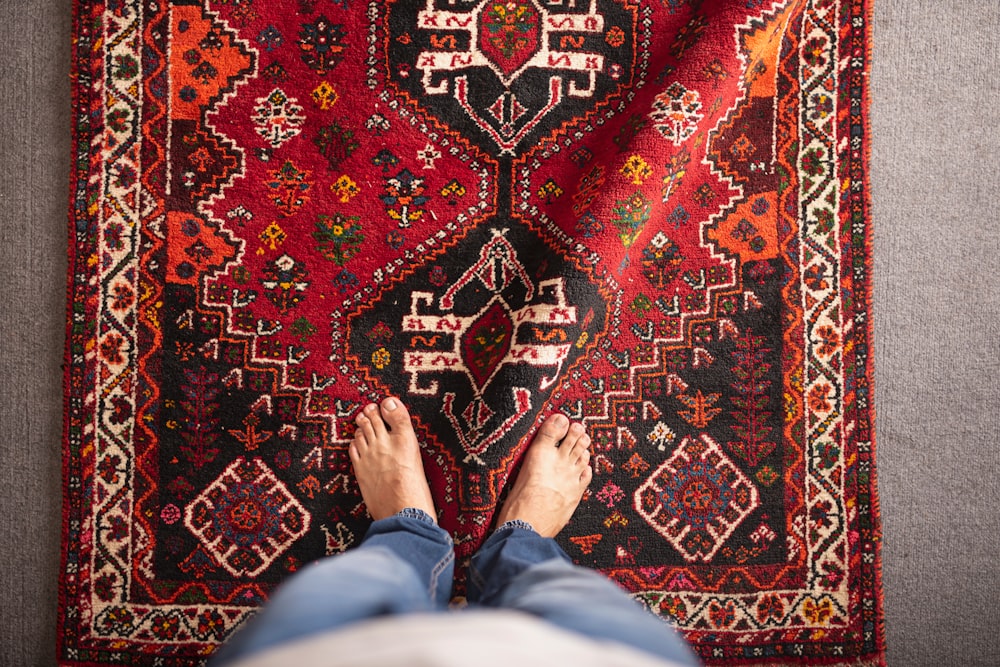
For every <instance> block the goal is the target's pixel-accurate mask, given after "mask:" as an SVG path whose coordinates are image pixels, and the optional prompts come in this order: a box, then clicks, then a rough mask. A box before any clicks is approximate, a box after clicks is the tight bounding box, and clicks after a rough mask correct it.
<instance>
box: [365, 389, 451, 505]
mask: <svg viewBox="0 0 1000 667" xmlns="http://www.w3.org/2000/svg"><path fill="white" fill-rule="evenodd" d="M355 423H356V424H357V425H358V428H357V430H356V431H355V432H354V440H353V441H351V445H350V448H349V451H350V454H351V463H352V464H353V465H354V475H355V477H357V479H358V486H359V487H361V497H362V498H364V500H365V505H366V506H367V507H368V513H369V514H370V515H371V517H372V518H373V519H375V520H376V521H377V520H378V519H384V518H386V517H389V516H392V515H393V514H396V513H397V512H399V511H400V510H402V509H403V508H405V507H416V508H419V509H422V510H424V511H425V512H427V513H428V514H429V515H430V516H431V518H433V519H434V520H435V521H437V516H436V513H435V511H434V499H433V498H432V497H431V489H430V487H429V486H428V485H427V477H426V475H424V464H423V461H422V460H421V459H420V445H419V444H418V443H417V436H416V434H415V433H414V432H413V423H412V422H411V421H410V414H409V412H407V411H406V408H405V407H404V406H403V404H402V403H401V402H400V401H399V399H396V398H387V399H385V400H384V401H382V405H381V406H378V405H375V404H374V403H372V404H371V405H367V406H365V409H364V410H362V412H361V414H359V415H358V417H357V419H355Z"/></svg>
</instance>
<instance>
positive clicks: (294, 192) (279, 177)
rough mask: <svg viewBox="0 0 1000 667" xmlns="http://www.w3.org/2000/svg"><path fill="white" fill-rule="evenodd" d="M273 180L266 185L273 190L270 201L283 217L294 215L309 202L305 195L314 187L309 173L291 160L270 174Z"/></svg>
mask: <svg viewBox="0 0 1000 667" xmlns="http://www.w3.org/2000/svg"><path fill="white" fill-rule="evenodd" d="M268 174H269V175H270V176H271V180H269V181H266V182H265V185H267V187H268V188H269V189H270V190H271V193H270V199H271V201H272V202H274V205H275V206H277V207H278V210H279V211H280V212H281V214H282V215H286V216H288V215H292V214H293V213H295V212H296V211H298V210H299V209H300V208H302V206H303V205H304V204H305V203H306V202H307V201H309V197H306V196H305V193H306V192H307V191H308V190H309V188H311V187H312V183H311V182H310V181H309V172H308V171H306V170H305V169H299V168H297V167H296V166H295V165H294V164H292V162H291V160H288V161H286V162H285V163H284V164H283V165H281V167H279V168H278V169H275V170H274V171H270V172H268Z"/></svg>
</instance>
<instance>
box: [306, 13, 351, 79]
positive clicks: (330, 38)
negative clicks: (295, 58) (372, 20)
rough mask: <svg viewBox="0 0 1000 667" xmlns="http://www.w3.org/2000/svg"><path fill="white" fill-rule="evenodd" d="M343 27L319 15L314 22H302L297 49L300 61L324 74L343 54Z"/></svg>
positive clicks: (334, 65) (321, 74) (335, 64)
mask: <svg viewBox="0 0 1000 667" xmlns="http://www.w3.org/2000/svg"><path fill="white" fill-rule="evenodd" d="M343 39H344V28H343V26H342V25H340V24H337V23H330V19H328V18H326V17H325V16H320V17H319V18H317V19H316V22H315V23H303V24H302V31H301V32H299V50H300V52H301V56H302V62H304V63H305V64H306V65H308V66H309V67H310V68H312V69H313V70H315V71H316V73H317V74H319V75H320V76H324V75H325V74H326V73H327V72H329V71H330V70H332V69H333V68H334V67H336V66H337V63H339V62H340V60H341V58H342V57H343V55H344V44H343Z"/></svg>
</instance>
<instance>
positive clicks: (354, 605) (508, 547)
mask: <svg viewBox="0 0 1000 667" xmlns="http://www.w3.org/2000/svg"><path fill="white" fill-rule="evenodd" d="M454 571H455V552H454V544H453V543H452V539H451V536H450V535H449V534H448V533H447V532H446V531H445V530H444V529H442V528H441V527H439V526H438V525H437V524H436V523H434V521H433V520H432V519H431V518H430V516H428V515H427V514H426V513H425V512H423V511H422V510H419V509H409V508H408V509H404V510H403V511H402V512H400V513H399V514H396V515H394V516H391V517H388V518H385V519H381V520H379V521H376V522H374V523H373V524H372V525H371V528H369V530H368V533H367V535H365V539H364V541H363V542H362V543H361V545H360V546H358V548H356V549H353V550H351V551H349V552H347V553H344V554H341V555H338V556H333V557H330V558H324V559H322V560H319V561H317V562H315V563H313V564H311V565H309V566H307V567H305V568H303V569H302V570H301V571H300V572H298V573H296V574H295V576H293V577H291V578H290V579H289V580H288V581H287V582H286V583H284V584H283V585H282V586H281V587H280V588H279V589H278V590H277V591H276V592H275V594H274V595H273V596H272V598H271V600H270V601H269V602H268V604H267V605H265V606H264V608H263V609H262V610H261V611H260V612H259V613H258V614H257V615H256V616H255V617H254V618H253V619H252V620H251V621H249V622H248V623H247V626H246V627H245V628H243V629H241V630H240V631H239V632H237V633H236V634H235V635H234V636H233V637H232V638H231V639H230V640H229V641H228V642H227V643H226V644H225V645H224V646H223V647H222V649H220V651H219V652H218V653H217V654H216V656H215V658H214V659H213V662H212V666H213V667H217V666H218V665H221V664H224V663H226V662H229V661H231V660H235V659H237V658H244V657H246V656H248V655H251V654H253V653H256V652H258V651H261V650H264V649H268V648H271V647H273V646H276V645H278V644H282V643H284V642H287V641H291V640H294V639H303V638H305V637H307V636H311V635H315V634H317V633H321V632H328V631H331V630H336V629H340V628H344V627H345V626H348V625H350V624H351V623H356V622H359V621H365V620H368V619H373V618H377V617H380V616H388V615H394V614H406V613H412V612H434V611H441V610H445V609H447V606H448V601H449V599H450V597H451V587H452V576H453V575H454ZM331 591H336V594H331ZM467 592H468V601H469V604H470V606H473V605H478V606H482V607H492V608H503V609H510V610H516V611H521V612H524V613H526V614H530V615H532V616H536V617H538V618H541V619H544V620H546V621H548V622H550V623H552V624H554V625H557V626H559V627H561V628H563V629H565V630H569V631H571V632H575V633H578V634H582V635H585V636H587V637H591V638H593V639H605V640H611V641H616V642H619V643H622V644H626V645H628V646H631V647H633V648H636V649H639V650H642V651H646V652H647V653H652V654H653V655H656V656H659V657H661V658H665V659H668V660H673V661H674V662H677V663H679V664H682V665H697V664H699V663H698V661H697V659H696V658H695V657H694V655H693V653H692V652H691V650H690V649H689V648H688V647H687V645H686V644H685V643H684V641H683V640H682V639H681V638H680V636H679V635H678V634H677V633H676V632H675V631H674V630H673V629H672V628H671V627H670V626H668V625H667V624H665V623H664V622H663V621H661V620H660V619H658V618H656V617H655V616H653V615H652V614H650V613H649V612H648V611H646V610H645V609H643V608H642V607H641V606H640V605H639V604H638V603H636V602H635V601H634V600H632V599H631V598H630V597H629V596H628V595H626V594H625V592H624V591H622V590H621V589H620V588H619V587H618V586H616V585H615V584H613V583H611V581H609V580H608V579H606V578H605V577H603V576H601V575H599V574H597V573H596V572H594V571H592V570H588V569H585V568H581V567H578V566H576V565H573V564H572V562H570V559H569V557H568V556H567V555H566V553H565V552H564V551H563V550H562V548H561V547H560V546H559V545H558V544H556V542H555V540H552V539H548V538H544V537H542V536H540V535H539V534H538V533H536V532H535V531H534V530H533V529H532V528H531V526H529V525H528V524H527V523H525V522H523V521H510V522H508V523H506V524H504V525H503V526H500V528H498V529H497V531H496V532H494V533H493V534H492V535H491V536H490V537H489V538H488V539H487V540H486V541H485V542H484V543H483V545H482V547H480V549H479V551H478V552H477V553H476V554H475V555H474V556H473V557H472V563H471V568H470V572H469V582H468V591H467Z"/></svg>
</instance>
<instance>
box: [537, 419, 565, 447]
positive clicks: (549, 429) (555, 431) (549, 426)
mask: <svg viewBox="0 0 1000 667" xmlns="http://www.w3.org/2000/svg"><path fill="white" fill-rule="evenodd" d="M568 430H569V420H568V419H566V415H564V414H562V413H560V412H557V413H556V414H554V415H551V416H550V417H549V418H548V419H546V420H545V421H544V422H542V425H541V426H540V427H539V428H538V435H536V436H535V438H536V439H540V438H545V439H547V441H548V442H547V443H546V444H549V445H551V446H553V447H556V446H558V445H559V441H561V440H562V439H563V438H565V437H566V432H567V431H568Z"/></svg>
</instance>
